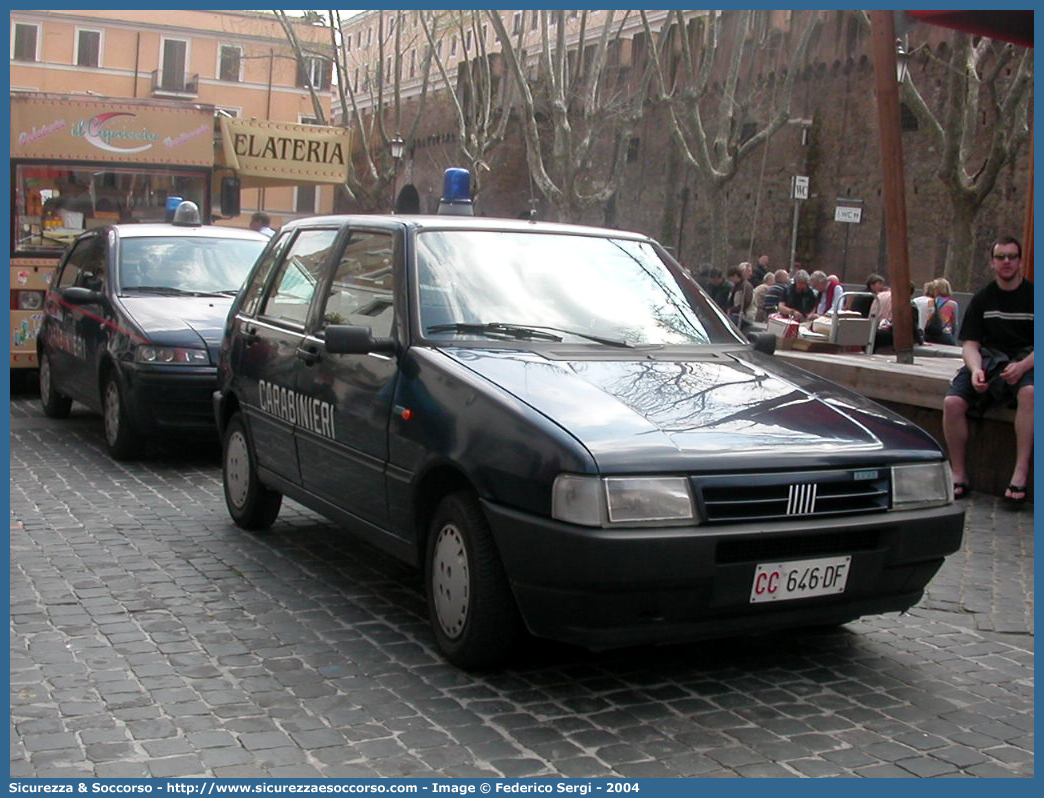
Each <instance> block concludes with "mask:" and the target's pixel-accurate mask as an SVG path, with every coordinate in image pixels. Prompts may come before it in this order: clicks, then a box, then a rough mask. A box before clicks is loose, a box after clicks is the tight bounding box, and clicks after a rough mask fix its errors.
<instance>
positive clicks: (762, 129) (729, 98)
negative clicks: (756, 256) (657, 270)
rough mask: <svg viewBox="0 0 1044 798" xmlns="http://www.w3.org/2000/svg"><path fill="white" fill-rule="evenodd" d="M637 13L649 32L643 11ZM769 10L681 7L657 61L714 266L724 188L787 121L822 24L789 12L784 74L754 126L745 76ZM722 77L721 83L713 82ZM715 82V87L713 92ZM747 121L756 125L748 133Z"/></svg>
mask: <svg viewBox="0 0 1044 798" xmlns="http://www.w3.org/2000/svg"><path fill="white" fill-rule="evenodd" d="M640 13H641V15H642V20H643V24H644V25H645V28H646V33H647V35H651V30H650V29H649V25H648V20H647V15H646V12H644V11H642V12H640ZM769 13H772V12H767V11H736V12H728V13H723V12H721V11H708V12H707V14H706V16H705V17H703V18H702V19H697V20H695V21H693V22H691V23H687V21H686V19H685V17H684V13H683V12H681V11H673V12H671V17H672V18H673V19H674V23H675V24H674V25H673V26H672V28H671V31H670V36H672V37H673V38H674V39H675V41H674V42H673V43H672V47H670V48H665V50H664V51H665V52H666V53H670V54H672V55H669V56H668V58H671V62H670V63H664V62H662V60H658V61H657V63H656V66H657V74H656V77H657V80H656V86H657V88H658V97H659V99H660V100H661V101H662V102H663V103H664V104H665V105H666V107H667V109H668V110H669V114H668V125H669V126H670V131H671V135H672V137H673V139H674V141H675V143H676V144H677V146H678V149H679V150H680V152H681V154H682V158H683V159H684V161H685V162H686V163H688V164H689V165H690V166H691V167H692V168H693V170H694V171H695V173H696V176H697V180H698V181H699V184H700V186H701V187H702V188H703V190H704V191H705V192H706V195H707V196H708V199H709V203H710V212H711V220H710V221H711V262H712V263H713V264H714V265H716V266H719V267H724V265H725V261H726V258H727V256H728V213H727V206H726V198H725V192H726V189H727V187H728V186H729V184H730V183H731V181H732V179H733V178H734V177H735V176H736V174H737V172H738V170H739V167H740V165H741V164H742V163H743V161H744V160H745V159H746V158H747V157H748V156H749V155H750V154H751V153H752V152H753V151H754V150H755V149H757V148H758V147H760V146H762V145H763V144H765V143H766V142H767V141H768V140H769V139H770V138H771V137H772V136H773V135H774V134H775V133H776V131H778V130H779V129H780V128H781V127H782V126H783V125H784V124H786V122H787V120H788V119H789V118H790V100H791V96H792V94H793V88H794V82H795V79H796V77H797V74H798V72H799V71H800V69H801V67H802V66H803V65H804V64H805V62H806V60H807V57H808V52H809V49H810V47H811V44H812V42H813V39H814V37H815V36H816V34H817V33H818V31H819V29H820V27H821V22H820V18H819V14H818V12H808V13H807V14H805V15H799V13H798V12H792V13H793V15H794V16H793V17H792V19H791V25H790V36H791V38H795V37H798V41H797V42H796V43H794V44H793V45H792V47H791V49H790V58H789V63H787V64H786V65H784V67H783V68H782V69H780V72H781V74H782V75H783V77H782V79H781V80H780V81H778V82H777V83H776V84H775V85H774V86H773V87H772V89H771V95H770V97H769V98H768V101H767V107H768V118H767V119H766V120H765V121H764V122H762V123H760V125H757V124H756V123H754V120H753V119H752V118H751V117H749V116H748V109H749V108H750V106H751V105H752V103H753V102H754V100H755V99H756V97H755V88H756V87H755V86H754V85H753V83H752V82H751V81H749V80H748V81H744V80H743V76H744V75H745V74H747V73H749V72H750V68H751V64H752V62H753V61H754V59H756V58H757V57H758V56H759V54H760V53H761V51H762V50H763V48H764V44H765V40H764V39H762V38H761V37H758V36H756V35H754V23H755V21H756V19H757V16H756V15H758V14H769ZM799 19H800V20H801V21H800V22H798V20H799ZM690 24H691V26H692V27H691V30H692V31H693V32H694V35H690ZM674 54H676V55H674ZM719 76H720V77H721V80H720V81H714V78H715V77H719ZM716 85H717V86H720V90H718V91H715V88H716ZM715 98H716V100H717V101H716V102H714V100H715ZM745 123H746V124H745ZM750 124H755V128H756V129H754V130H753V132H752V131H751V129H750V127H749V125H750ZM745 127H747V130H744V128H745Z"/></svg>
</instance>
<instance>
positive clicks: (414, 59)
mask: <svg viewBox="0 0 1044 798" xmlns="http://www.w3.org/2000/svg"><path fill="white" fill-rule="evenodd" d="M416 71H417V51H416V50H410V77H411V78H412V77H413V75H414V73H416Z"/></svg>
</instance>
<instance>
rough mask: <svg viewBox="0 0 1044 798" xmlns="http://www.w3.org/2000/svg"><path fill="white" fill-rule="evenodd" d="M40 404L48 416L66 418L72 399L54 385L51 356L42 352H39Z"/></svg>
mask: <svg viewBox="0 0 1044 798" xmlns="http://www.w3.org/2000/svg"><path fill="white" fill-rule="evenodd" d="M40 404H42V405H43V411H44V415H45V416H47V417H48V418H68V417H69V411H70V409H71V408H72V399H70V398H69V397H68V396H64V395H63V394H60V393H59V392H58V390H57V389H56V388H55V387H54V375H53V374H52V373H51V358H49V357H47V355H45V354H43V353H41V354H40Z"/></svg>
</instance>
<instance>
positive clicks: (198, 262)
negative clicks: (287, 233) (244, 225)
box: [119, 236, 265, 295]
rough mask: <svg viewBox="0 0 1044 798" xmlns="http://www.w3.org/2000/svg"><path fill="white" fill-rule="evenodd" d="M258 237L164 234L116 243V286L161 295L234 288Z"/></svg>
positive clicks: (245, 270) (240, 281)
mask: <svg viewBox="0 0 1044 798" xmlns="http://www.w3.org/2000/svg"><path fill="white" fill-rule="evenodd" d="M264 246H265V242H264V241H254V240H251V239H243V238H209V237H207V238H205V237H203V236H198V237H197V236H182V237H176V236H170V237H155V238H124V239H122V240H121V241H120V250H119V251H120V257H119V280H120V290H122V291H130V292H135V291H137V292H141V293H154V294H163V295H179V294H227V293H234V292H236V291H238V290H239V289H240V287H241V286H242V284H243V281H244V280H245V279H246V276H247V273H248V272H249V271H250V267H251V266H253V265H254V261H255V260H257V256H258V255H259V254H261V250H262V249H264Z"/></svg>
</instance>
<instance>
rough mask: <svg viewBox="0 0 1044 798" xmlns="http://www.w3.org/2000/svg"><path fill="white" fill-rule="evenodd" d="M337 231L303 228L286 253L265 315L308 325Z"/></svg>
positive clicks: (267, 301) (269, 296)
mask: <svg viewBox="0 0 1044 798" xmlns="http://www.w3.org/2000/svg"><path fill="white" fill-rule="evenodd" d="M336 238H337V230H334V229H326V230H302V231H301V232H300V233H298V235H297V238H295V239H294V243H293V244H292V245H291V246H290V249H289V251H288V252H287V254H286V259H285V260H284V261H283V265H282V266H281V267H280V270H279V273H278V274H276V278H275V283H274V285H273V286H272V289H271V291H269V294H268V296H267V297H266V298H265V301H264V303H263V304H262V306H261V315H262V316H265V317H266V318H269V319H274V320H276V321H280V322H286V323H289V324H293V325H297V326H302V327H303V326H304V324H305V322H306V321H307V320H308V307H309V305H311V303H312V297H313V296H315V289H316V287H317V286H318V284H319V282H320V280H321V279H322V274H323V268H324V266H325V265H326V262H327V260H328V258H329V255H330V248H331V247H332V246H333V243H334V239H336Z"/></svg>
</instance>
